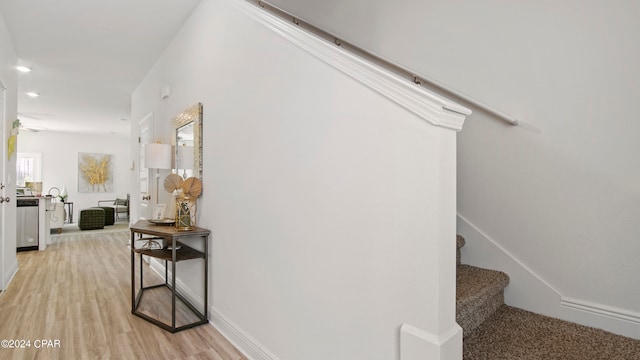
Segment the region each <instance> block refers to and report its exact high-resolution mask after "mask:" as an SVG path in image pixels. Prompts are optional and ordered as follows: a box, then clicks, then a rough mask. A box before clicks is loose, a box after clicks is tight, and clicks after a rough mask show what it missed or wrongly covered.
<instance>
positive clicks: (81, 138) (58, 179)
mask: <svg viewBox="0 0 640 360" xmlns="http://www.w3.org/2000/svg"><path fill="white" fill-rule="evenodd" d="M18 140H19V141H18V151H19V152H27V153H41V154H42V192H43V194H45V195H46V194H47V193H48V191H49V189H51V188H52V187H57V188H58V189H60V190H62V188H63V186H66V187H67V193H68V195H69V197H68V198H67V201H72V202H73V208H74V214H73V220H74V223H76V224H77V223H78V220H79V216H78V214H79V212H80V210H82V209H86V208H89V207H93V206H98V201H100V200H110V199H115V198H116V197H119V198H124V197H126V195H127V194H128V193H131V192H132V191H133V189H132V187H131V185H130V178H131V174H133V173H134V172H133V171H132V170H131V154H130V152H129V144H130V139H129V138H128V137H123V136H111V135H108V136H105V135H90V134H80V133H78V134H76V133H62V132H55V131H46V132H29V131H21V132H20V135H19V136H18ZM78 153H98V154H112V155H114V168H113V170H114V174H113V175H114V177H113V191H112V192H108V193H104V192H100V193H79V192H78ZM14 178H15V176H14Z"/></svg>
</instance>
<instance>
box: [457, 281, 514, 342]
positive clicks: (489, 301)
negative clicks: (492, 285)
mask: <svg viewBox="0 0 640 360" xmlns="http://www.w3.org/2000/svg"><path fill="white" fill-rule="evenodd" d="M503 304H504V291H500V292H498V293H497V294H495V295H493V296H490V297H487V298H485V299H482V300H481V301H478V302H477V303H476V304H473V305H470V306H467V307H466V308H465V309H463V310H461V311H458V312H457V314H456V321H457V322H458V325H460V327H462V334H463V336H467V334H469V332H470V331H471V330H473V329H475V328H477V327H478V326H479V325H480V324H482V323H483V322H484V321H485V320H487V319H488V318H489V317H490V316H491V315H493V314H494V313H495V312H496V311H497V310H498V308H499V307H500V306H502V305H503Z"/></svg>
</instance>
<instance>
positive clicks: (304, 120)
mask: <svg viewBox="0 0 640 360" xmlns="http://www.w3.org/2000/svg"><path fill="white" fill-rule="evenodd" d="M236 6H237V7H236ZM245 6H247V5H246V3H245V2H243V1H206V0H205V1H203V2H202V3H201V5H200V6H199V7H198V8H197V9H196V11H195V12H194V14H193V16H192V17H191V18H190V19H189V21H188V22H187V23H186V24H185V26H184V27H183V29H182V30H181V32H180V33H179V34H178V36H177V37H176V39H175V40H174V41H173V42H172V43H171V45H170V46H169V47H168V48H167V50H166V51H165V53H164V54H163V56H162V57H161V58H160V59H159V60H158V62H157V63H156V64H155V66H154V67H153V68H152V69H151V70H150V71H149V73H148V75H147V76H146V77H145V79H144V81H143V82H142V83H141V84H140V86H139V87H138V89H137V90H136V91H135V92H134V94H133V96H132V116H131V118H132V119H141V118H142V117H144V116H145V115H146V114H148V113H150V112H152V113H153V116H154V130H155V138H156V140H160V141H163V142H169V141H170V136H171V128H170V119H171V118H172V117H173V116H175V115H176V114H178V113H179V112H181V111H182V110H183V109H185V108H187V107H188V106H191V105H192V104H194V103H196V102H202V103H203V107H204V124H203V128H204V131H203V137H204V141H203V145H204V179H203V182H204V191H203V196H202V198H201V200H200V202H199V225H201V226H204V227H207V228H210V229H212V231H213V235H212V238H211V244H212V246H211V249H212V255H211V259H210V262H211V267H210V268H211V277H210V279H211V282H210V289H211V291H210V294H209V295H210V303H211V304H212V307H211V309H210V312H211V314H212V317H213V319H212V321H213V322H214V323H215V324H216V325H217V326H219V327H221V328H222V329H223V331H225V334H227V335H229V336H231V337H232V339H233V340H234V341H237V342H238V345H240V347H241V348H243V350H244V351H247V352H250V354H251V355H252V356H253V357H255V358H256V359H283V360H284V359H306V360H313V359H385V360H386V359H402V360H409V359H417V358H441V359H456V358H460V357H461V333H460V329H459V327H458V326H457V325H456V324H455V260H454V251H455V248H454V245H453V244H454V242H453V240H452V239H453V238H454V234H455V188H454V186H455V165H454V164H455V132H454V131H452V130H450V129H444V128H441V127H437V126H433V125H431V124H429V123H427V122H425V121H424V120H423V119H421V118H420V117H418V116H416V115H415V114H413V113H412V112H410V111H407V109H405V108H403V107H401V106H399V105H398V104H397V103H395V102H393V101H390V100H389V99H388V98H386V97H385V96H382V95H381V94H379V93H377V92H375V91H373V90H371V89H370V88H368V87H367V86H365V85H363V84H361V83H360V82H358V81H356V80H354V79H353V78H351V77H349V76H346V75H345V74H343V73H341V72H339V71H337V70H336V69H335V68H333V67H331V66H329V65H327V64H326V63H324V62H322V61H320V60H318V59H316V58H315V57H313V56H312V55H310V54H309V53H307V52H305V51H304V50H302V49H300V48H298V47H296V46H295V45H293V44H292V43H290V42H289V41H288V40H286V39H285V38H283V37H282V36H281V35H279V34H276V33H274V32H273V31H272V30H269V29H267V28H265V27H263V26H262V25H260V24H258V23H257V22H255V21H254V20H253V19H252V18H250V17H249V16H247V15H246V14H245V13H243V12H240V11H238V8H244V7H245ZM165 84H169V85H170V86H171V96H170V97H169V98H168V99H166V100H162V101H160V97H159V94H160V92H159V90H160V88H161V87H162V86H163V85H165ZM405 86H406V85H405ZM407 87H411V88H415V86H414V85H412V84H411V85H409V86H407ZM133 131H134V136H135V132H136V131H137V129H134V130H133ZM132 148H135V144H132ZM134 216H135V215H134ZM178 271H179V272H182V274H183V275H182V276H180V277H181V283H183V284H185V286H187V287H188V288H190V290H192V291H193V292H195V293H196V294H197V293H198V292H199V293H200V294H201V293H202V289H201V286H199V282H201V277H200V275H199V271H201V269H200V268H199V267H198V264H197V263H194V264H189V263H180V264H179V268H178ZM403 324H404V325H405V326H403V329H402V331H401V329H400V327H401V326H402V325H403ZM401 338H402V344H401ZM452 339H453V340H452ZM448 342H449V343H448ZM425 343H427V345H425ZM429 345H434V348H435V350H433V349H425V348H426V347H429ZM401 347H402V354H401ZM438 352H440V353H438ZM425 354H428V355H425Z"/></svg>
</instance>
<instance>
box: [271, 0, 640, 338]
mask: <svg viewBox="0 0 640 360" xmlns="http://www.w3.org/2000/svg"><path fill="white" fill-rule="evenodd" d="M270 2H271V3H273V4H275V5H276V6H280V7H282V8H284V9H285V10H287V11H289V12H290V13H293V14H295V15H296V16H297V17H299V18H302V19H304V20H306V21H308V22H311V23H313V24H315V25H317V26H319V27H321V28H324V29H325V30H328V31H329V32H332V33H334V34H336V35H338V36H339V37H340V38H341V39H344V40H346V41H350V42H353V43H355V44H357V45H360V46H362V47H364V48H366V49H367V50H369V51H370V52H373V53H376V54H378V55H380V56H382V57H384V58H386V59H388V60H390V61H391V62H394V63H397V64H400V65H402V66H404V67H406V68H408V69H412V70H413V71H414V72H416V73H417V74H421V75H425V76H428V77H430V78H434V79H436V80H438V81H439V82H441V83H444V84H447V85H449V86H450V87H452V88H454V89H456V90H458V91H461V92H463V93H466V94H468V95H471V96H472V97H474V98H476V99H478V100H481V101H484V102H486V103H487V104H489V105H491V106H493V107H495V108H498V109H499V110H501V111H503V112H506V113H509V114H511V115H514V116H516V117H517V118H519V119H520V120H521V122H522V125H521V126H519V127H516V128H513V127H510V126H507V125H505V124H503V123H502V122H501V121H500V120H498V119H496V118H494V117H492V116H489V115H487V114H485V113H483V112H482V111H475V114H474V115H473V116H472V118H471V119H470V121H469V122H468V123H469V124H468V125H467V126H465V130H464V131H463V132H461V133H460V136H459V139H458V140H459V142H458V144H459V145H458V149H459V156H458V160H459V162H458V170H459V182H458V212H459V213H460V215H462V217H463V218H464V219H466V221H463V220H461V222H467V225H465V226H464V227H463V228H461V229H460V230H466V229H470V228H472V227H476V228H478V229H480V230H481V232H482V233H484V234H485V235H487V237H488V238H490V239H491V240H490V241H489V240H487V237H482V236H480V237H476V236H474V234H475V235H477V234H478V233H477V232H475V231H469V232H468V233H466V234H463V235H466V236H467V237H468V239H467V240H468V243H469V242H471V243H473V242H474V241H476V240H477V241H479V242H483V243H494V244H496V245H497V246H493V253H495V256H494V260H495V261H494V266H498V265H499V263H500V261H499V260H498V259H499V258H500V257H501V255H500V254H501V253H503V251H502V250H500V248H503V249H504V250H506V251H507V252H508V253H509V254H510V256H511V257H512V260H517V261H516V262H519V263H521V264H522V265H523V266H525V267H526V268H528V270H527V271H530V272H532V273H533V274H535V276H537V277H539V278H541V279H543V280H544V281H545V282H546V283H547V284H548V285H550V287H551V288H554V289H556V291H557V292H558V293H559V295H560V298H570V299H574V300H577V301H578V302H582V303H588V304H590V307H592V309H590V310H588V311H587V313H593V311H596V312H597V311H599V309H600V310H602V309H609V310H611V311H609V310H607V313H608V315H607V316H609V315H615V314H614V313H616V312H620V313H621V314H623V317H624V316H627V315H629V316H630V317H631V326H632V328H634V329H635V330H634V331H632V332H626V334H627V335H634V336H636V337H640V328H639V326H640V302H638V301H637V299H638V298H640V282H638V277H637V274H638V273H640V262H638V261H637V256H636V254H638V253H640V242H639V241H638V235H637V231H636V230H637V229H636V228H637V223H638V219H640V185H639V184H640V162H639V160H638V154H639V153H640V138H639V137H640V122H638V121H637V107H636V106H635V104H636V103H637V99H638V98H639V97H640V68H639V67H638V66H637V64H638V63H639V62H640V42H639V41H638V36H637V35H638V34H639V33H640V22H638V21H637V19H638V16H640V3H638V2H637V1H624V0H615V1H608V2H602V1H599V0H588V1H584V0H570V1H562V2H553V1H537V2H526V3H523V2H505V1H498V0H490V1H481V2H479V1H472V0H458V1H450V0H446V1H444V0H428V1H414V0H400V1H369V0H367V1H365V0H352V1H339V0H330V1H322V2H318V1H310V0H295V1H294V0H272V1H270ZM452 21H453V22H455V25H451V22H452ZM469 224H471V225H469ZM471 249H472V247H471V246H470V247H468V248H467V249H465V250H463V259H465V260H466V261H467V262H471V263H474V262H477V263H480V262H484V261H483V259H484V258H483V257H481V256H480V255H478V256H476V253H474V252H472V251H471ZM516 271H520V270H516ZM535 276H534V277H535ZM512 284H513V283H512ZM512 286H517V285H512ZM534 288H535V287H530V288H528V287H526V286H522V287H520V290H519V291H518V294H517V295H516V294H515V293H514V292H511V294H510V291H508V292H507V302H510V303H512V304H514V305H519V306H522V307H525V308H529V309H534V310H535V309H540V308H543V309H548V310H547V311H548V312H550V313H554V312H558V311H560V309H559V305H560V304H559V302H558V301H557V300H558V299H557V298H555V299H554V297H546V296H543V298H540V296H539V295H538V294H537V293H536V291H534V290H533V289H534ZM551 293H553V291H552V292H551ZM526 298H539V302H538V305H537V306H533V307H531V306H530V303H529V304H528V302H527V301H519V300H516V299H526ZM550 300H553V301H554V303H555V306H553V307H549V306H545V305H543V304H547V303H548V302H549V301H550ZM542 312H544V310H542ZM574 315H575V314H574ZM574 315H572V316H570V318H571V319H572V320H574V321H584V320H585V319H583V318H581V317H580V316H579V315H575V316H574ZM598 321H600V320H595V319H590V320H587V323H589V324H592V325H596V323H597V322H598ZM622 321H624V322H628V321H627V320H622ZM614 327H615V326H614ZM609 329H610V330H615V329H614V328H609Z"/></svg>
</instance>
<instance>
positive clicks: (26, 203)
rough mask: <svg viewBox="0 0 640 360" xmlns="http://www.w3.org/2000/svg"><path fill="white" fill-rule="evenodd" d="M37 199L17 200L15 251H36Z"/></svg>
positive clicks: (37, 230)
mask: <svg viewBox="0 0 640 360" xmlns="http://www.w3.org/2000/svg"><path fill="white" fill-rule="evenodd" d="M38 201H39V200H38V199H20V198H18V200H17V204H16V207H17V211H18V213H17V221H18V224H17V229H16V235H17V238H16V246H17V249H16V250H17V251H26V250H38V233H39V229H38Z"/></svg>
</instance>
